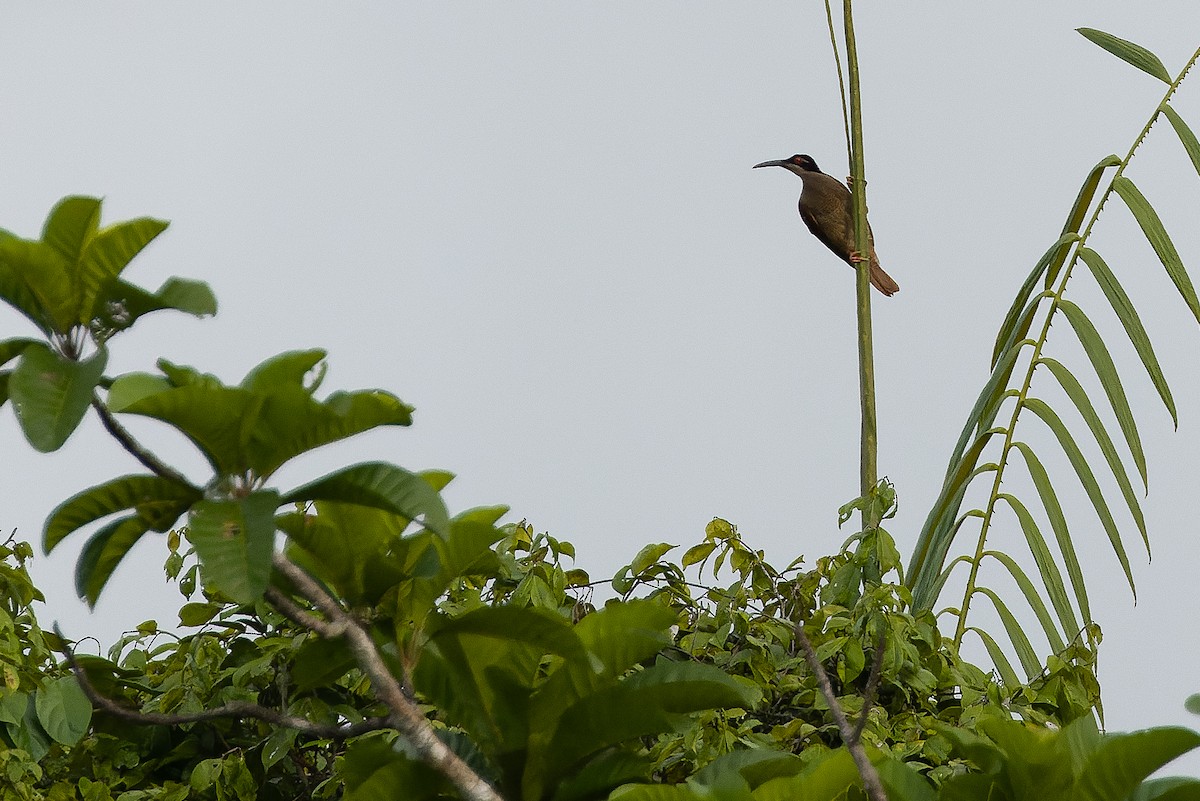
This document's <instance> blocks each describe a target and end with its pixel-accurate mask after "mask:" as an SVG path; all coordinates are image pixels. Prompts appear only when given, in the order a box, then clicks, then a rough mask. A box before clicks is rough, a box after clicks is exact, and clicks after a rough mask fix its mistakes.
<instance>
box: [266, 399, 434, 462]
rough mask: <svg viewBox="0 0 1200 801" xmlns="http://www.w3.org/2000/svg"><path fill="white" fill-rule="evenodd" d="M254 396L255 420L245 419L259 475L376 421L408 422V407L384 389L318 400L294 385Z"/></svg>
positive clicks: (378, 423) (373, 425)
mask: <svg viewBox="0 0 1200 801" xmlns="http://www.w3.org/2000/svg"><path fill="white" fill-rule="evenodd" d="M252 397H256V398H257V397H261V398H262V401H261V405H260V406H259V407H258V408H257V412H256V415H255V417H254V419H253V421H252V422H251V421H247V434H248V439H247V441H246V453H247V458H248V460H249V467H250V469H252V470H253V471H254V473H255V475H259V476H269V475H271V474H272V473H273V472H275V470H277V469H278V468H279V467H280V465H282V464H284V463H285V462H287V461H288V460H289V459H292V458H294V457H296V456H299V455H300V454H302V453H306V452H307V451H310V450H314V449H315V448H319V447H320V446H322V445H327V444H329V443H331V442H336V441H338V440H341V439H345V438H347V437H351V436H354V435H355V434H360V433H362V432H364V431H369V430H371V429H373V428H377V427H379V426H394V425H399V426H407V425H411V424H412V407H411V406H408V405H407V404H405V403H404V402H402V401H401V400H400V399H399V398H397V397H396V396H395V395H392V394H391V393H388V392H383V391H382V390H360V391H357V392H334V393H332V394H331V395H330V396H329V397H328V398H327V399H326V400H324V401H317V400H316V399H314V398H313V397H312V395H311V394H310V392H309V390H308V389H304V388H301V387H298V386H292V387H284V388H281V389H277V390H273V391H270V392H267V393H266V394H259V393H257V392H256V393H255V394H254V395H252Z"/></svg>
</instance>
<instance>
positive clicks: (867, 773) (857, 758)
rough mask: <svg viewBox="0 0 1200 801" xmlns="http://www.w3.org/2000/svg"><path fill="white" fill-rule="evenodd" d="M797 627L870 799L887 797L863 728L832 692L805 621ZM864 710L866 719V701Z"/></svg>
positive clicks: (806, 657) (876, 800)
mask: <svg viewBox="0 0 1200 801" xmlns="http://www.w3.org/2000/svg"><path fill="white" fill-rule="evenodd" d="M795 631H796V641H797V642H798V643H800V650H802V651H803V652H804V661H806V662H807V663H808V666H809V668H810V669H811V670H812V672H813V674H814V675H815V676H816V677H817V686H818V687H820V689H821V695H823V696H825V702H826V703H827V704H829V712H830V714H831V715H833V722H834V723H836V724H837V728H838V733H839V734H841V735H842V742H844V743H845V744H846V748H847V749H848V750H849V751H850V756H851V757H852V758H853V759H854V765H855V767H857V768H858V774H859V775H860V776H862V780H863V789H864V790H866V791H867V797H868V798H870V799H871V801H887V793H886V792H884V789H883V783H882V782H881V781H880V780H879V772H878V771H876V770H875V766H874V765H872V764H871V760H870V758H869V757H868V756H867V752H866V749H864V748H863V746H862V742H861V741H860V740H859V739H858V738H859V734H861V731H862V730H861V728H859V729H856V728H855V727H854V726H851V725H850V721H849V720H847V719H846V713H845V712H844V711H843V710H842V705H841V704H839V703H838V699H837V695H835V694H834V692H833V685H832V684H831V683H830V682H829V674H828V673H826V672H825V666H824V665H822V664H821V660H819V659H817V652H816V650H815V649H814V648H813V644H812V641H811V640H809V639H808V634H806V633H805V631H804V623H803V622H799V623H797V624H796V628H795ZM875 659H876V661H877V662H879V663H880V664H882V658H881V657H880V656H879V655H878V653H876V657H875ZM872 672H874V669H872ZM862 714H863V720H866V715H867V706H866V705H865V704H864V706H863V711H862Z"/></svg>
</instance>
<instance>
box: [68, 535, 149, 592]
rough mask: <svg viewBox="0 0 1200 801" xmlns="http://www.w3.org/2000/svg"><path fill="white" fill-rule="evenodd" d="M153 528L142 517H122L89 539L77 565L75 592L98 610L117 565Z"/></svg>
mask: <svg viewBox="0 0 1200 801" xmlns="http://www.w3.org/2000/svg"><path fill="white" fill-rule="evenodd" d="M149 530H150V527H149V526H148V525H146V521H145V520H142V519H141V518H139V517H122V518H120V519H119V520H114V521H113V522H111V523H109V524H108V525H106V526H104V527H102V528H100V529H99V530H98V531H96V533H95V534H93V535H92V536H91V537H90V538H88V541H87V543H86V544H85V545H84V546H83V551H82V552H81V553H80V554H79V559H77V560H76V562H75V591H76V592H78V593H79V597H80V598H83V599H84V600H86V601H87V602H88V606H95V605H96V600H97V599H98V598H99V597H100V593H101V592H102V591H103V590H104V587H105V585H106V584H108V580H109V579H110V578H112V574H113V571H114V570H116V569H117V565H118V564H120V563H121V560H122V559H124V558H125V554H127V553H129V549H130V548H132V547H133V546H134V545H136V544H137V542H138V540H140V539H141V538H142V535H144V534H145V533H146V532H147V531H149Z"/></svg>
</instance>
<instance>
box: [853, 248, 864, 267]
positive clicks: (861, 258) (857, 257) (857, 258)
mask: <svg viewBox="0 0 1200 801" xmlns="http://www.w3.org/2000/svg"><path fill="white" fill-rule="evenodd" d="M866 260H867V257H866V256H864V255H863V254H861V253H859V252H858V251H857V250H852V251H850V263H851V264H858V263H859V262H860V261H866Z"/></svg>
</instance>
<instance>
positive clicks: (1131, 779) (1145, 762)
mask: <svg viewBox="0 0 1200 801" xmlns="http://www.w3.org/2000/svg"><path fill="white" fill-rule="evenodd" d="M1197 747H1200V734H1198V733H1196V732H1194V731H1192V730H1190V729H1185V728H1183V727H1182V726H1162V727H1158V728H1154V729H1145V730H1143V731H1136V732H1132V733H1130V734H1107V735H1105V736H1104V739H1103V740H1102V741H1101V744H1100V747H1099V748H1098V749H1096V751H1095V752H1094V753H1093V754H1092V755H1091V759H1089V760H1088V762H1087V765H1086V767H1084V768H1083V771H1082V775H1080V776H1079V778H1078V779H1077V780H1076V783H1075V793H1074V795H1073V797H1074V798H1078V799H1081V801H1107V799H1125V798H1126V797H1128V796H1129V794H1130V793H1132V792H1133V791H1134V789H1136V788H1137V786H1138V785H1139V784H1141V782H1142V781H1143V780H1145V779H1146V778H1147V777H1148V776H1149V775H1150V774H1151V773H1153V772H1154V771H1156V770H1158V769H1159V768H1161V767H1163V766H1164V765H1166V764H1167V763H1168V762H1170V761H1171V760H1173V759H1175V758H1176V757H1179V756H1182V755H1183V754H1186V753H1187V752H1188V751H1191V750H1192V749H1194V748H1197Z"/></svg>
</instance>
